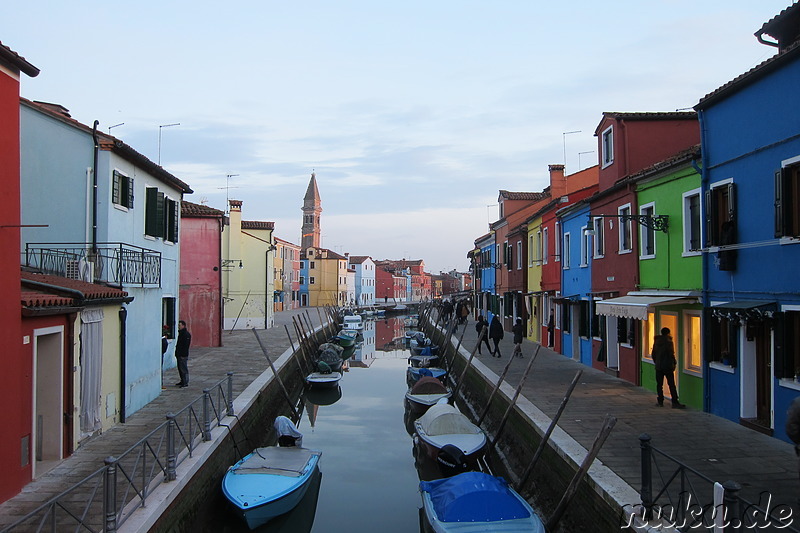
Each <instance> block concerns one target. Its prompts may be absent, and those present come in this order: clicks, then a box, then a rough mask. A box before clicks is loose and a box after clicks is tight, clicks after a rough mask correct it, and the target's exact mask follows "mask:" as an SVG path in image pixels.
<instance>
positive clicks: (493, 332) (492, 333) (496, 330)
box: [489, 315, 504, 357]
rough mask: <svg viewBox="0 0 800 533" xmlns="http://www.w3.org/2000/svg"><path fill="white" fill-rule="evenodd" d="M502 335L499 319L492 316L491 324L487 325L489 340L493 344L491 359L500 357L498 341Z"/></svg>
mask: <svg viewBox="0 0 800 533" xmlns="http://www.w3.org/2000/svg"><path fill="white" fill-rule="evenodd" d="M503 335H504V333H503V324H501V323H500V319H499V318H497V315H494V316H493V317H492V323H491V324H489V338H490V339H492V342H494V350H493V351H492V357H500V340H501V339H502V338H503Z"/></svg>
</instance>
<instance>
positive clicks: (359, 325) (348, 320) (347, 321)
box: [341, 315, 364, 330]
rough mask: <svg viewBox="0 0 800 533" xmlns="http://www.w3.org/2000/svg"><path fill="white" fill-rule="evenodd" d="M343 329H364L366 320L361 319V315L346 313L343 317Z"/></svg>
mask: <svg viewBox="0 0 800 533" xmlns="http://www.w3.org/2000/svg"><path fill="white" fill-rule="evenodd" d="M341 326H342V329H357V330H362V329H364V322H363V321H362V320H361V315H346V316H345V317H344V318H343V319H342V324H341Z"/></svg>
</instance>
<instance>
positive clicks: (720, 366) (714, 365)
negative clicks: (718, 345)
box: [708, 361, 736, 374]
mask: <svg viewBox="0 0 800 533" xmlns="http://www.w3.org/2000/svg"><path fill="white" fill-rule="evenodd" d="M708 367H709V368H713V369H714V370H721V371H722V372H727V373H728V374H733V373H734V372H736V369H735V368H733V367H732V366H731V365H723V364H722V363H718V362H717V361H711V362H710V363H708Z"/></svg>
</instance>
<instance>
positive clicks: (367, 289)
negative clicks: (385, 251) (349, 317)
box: [348, 255, 375, 305]
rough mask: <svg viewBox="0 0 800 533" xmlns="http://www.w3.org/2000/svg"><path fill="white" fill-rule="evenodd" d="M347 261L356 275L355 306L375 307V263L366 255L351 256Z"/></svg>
mask: <svg viewBox="0 0 800 533" xmlns="http://www.w3.org/2000/svg"><path fill="white" fill-rule="evenodd" d="M348 261H349V263H350V266H351V267H352V268H353V269H354V270H355V273H356V276H355V287H356V294H355V301H356V305H375V261H373V260H372V258H371V257H370V256H368V255H351V256H349V257H348Z"/></svg>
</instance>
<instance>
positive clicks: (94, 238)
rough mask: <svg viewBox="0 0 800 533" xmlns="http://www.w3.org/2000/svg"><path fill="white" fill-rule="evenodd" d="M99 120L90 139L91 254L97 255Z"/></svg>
mask: <svg viewBox="0 0 800 533" xmlns="http://www.w3.org/2000/svg"><path fill="white" fill-rule="evenodd" d="M99 125H100V121H99V120H95V121H94V124H93V125H92V139H93V140H94V161H93V163H92V254H93V255H96V254H97V158H98V152H99V151H100V142H99V141H98V140H97V126H99Z"/></svg>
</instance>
